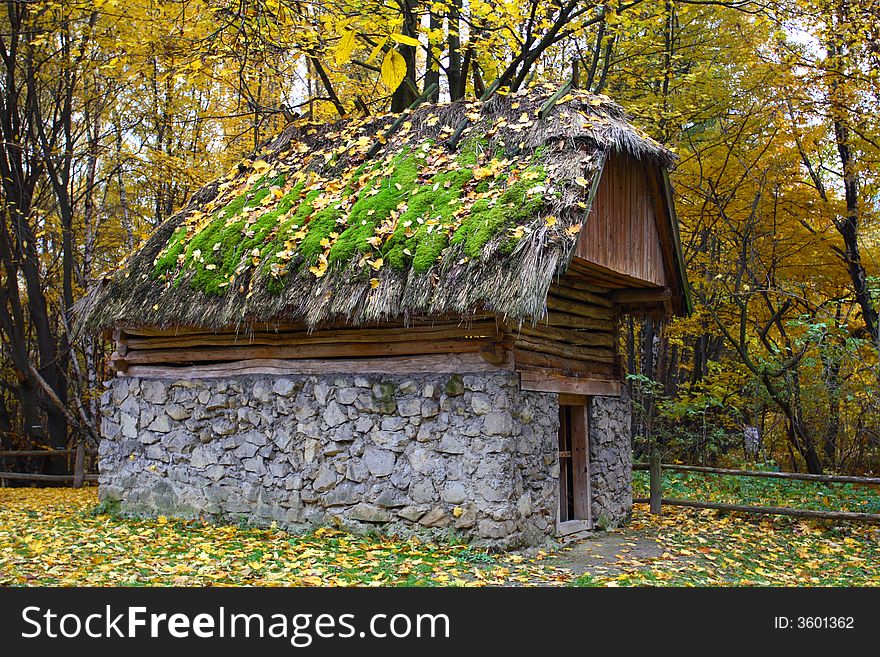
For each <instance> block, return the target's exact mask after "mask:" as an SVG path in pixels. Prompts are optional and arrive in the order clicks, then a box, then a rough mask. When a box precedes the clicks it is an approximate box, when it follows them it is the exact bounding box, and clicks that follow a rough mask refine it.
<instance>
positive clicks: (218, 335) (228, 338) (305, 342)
mask: <svg viewBox="0 0 880 657" xmlns="http://www.w3.org/2000/svg"><path fill="white" fill-rule="evenodd" d="M115 338H116V352H115V353H114V354H113V356H112V357H111V360H112V364H113V366H114V367H115V368H116V370H117V371H118V372H121V373H123V374H126V373H127V374H130V375H134V373H135V372H134V371H133V368H137V372H139V373H141V374H147V373H152V374H154V375H156V376H158V375H159V374H160V371H161V374H162V375H164V376H170V375H173V374H174V372H175V369H174V368H179V367H188V366H205V365H209V366H210V367H209V368H208V369H209V370H210V371H211V373H212V375H219V373H220V372H221V371H222V370H223V369H224V368H226V369H227V370H228V371H229V372H230V373H242V372H241V371H240V370H241V363H248V364H249V365H248V369H249V371H251V370H254V368H257V369H258V363H259V362H260V361H266V362H267V364H268V361H272V367H273V368H275V369H277V367H278V364H279V363H281V362H284V361H310V362H319V361H321V360H327V359H332V360H343V359H374V360H375V359H379V358H383V357H384V358H389V357H390V358H396V357H409V356H417V355H431V354H437V355H440V354H443V355H449V354H478V355H481V358H483V359H484V360H486V361H487V362H491V361H493V360H496V361H497V360H498V359H499V356H498V347H497V345H498V344H501V343H503V342H504V339H505V335H504V333H503V332H502V331H501V330H500V329H499V326H498V324H497V323H496V321H495V320H494V319H485V318H484V319H480V320H477V321H474V322H471V323H469V324H459V323H455V324H453V323H450V322H440V323H431V324H428V323H425V324H416V325H414V326H411V327H404V326H402V325H386V326H378V327H370V328H360V329H359V328H346V329H329V330H320V331H315V332H309V331H307V330H305V329H304V328H303V327H298V326H290V325H278V326H273V327H269V326H266V327H263V328H260V327H252V330H250V331H242V332H238V333H236V332H234V331H231V330H230V331H220V332H211V331H208V330H204V329H201V330H200V329H195V328H190V327H185V328H177V329H170V330H158V329H155V328H151V327H140V328H138V327H132V328H127V329H124V330H120V331H118V332H117V334H116V336H115ZM145 368H153V369H145ZM156 368H161V370H159V369H156Z"/></svg>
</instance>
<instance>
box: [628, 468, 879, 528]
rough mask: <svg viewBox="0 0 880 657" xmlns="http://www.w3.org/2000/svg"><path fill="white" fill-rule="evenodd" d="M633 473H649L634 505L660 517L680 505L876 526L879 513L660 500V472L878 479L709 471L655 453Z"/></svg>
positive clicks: (870, 481)
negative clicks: (646, 489) (645, 488)
mask: <svg viewBox="0 0 880 657" xmlns="http://www.w3.org/2000/svg"><path fill="white" fill-rule="evenodd" d="M633 470H647V471H648V472H649V473H650V477H649V490H650V493H649V495H650V497H638V498H635V499H634V500H633V502H635V503H637V504H649V505H650V510H651V513H653V514H655V515H661V514H662V513H663V505H667V506H681V507H690V508H695V509H715V510H718V511H737V512H740V513H755V514H761V515H778V516H793V517H796V518H820V519H825V520H853V521H857V522H873V523H880V514H877V513H857V512H854V511H815V510H812V509H795V508H791V507H779V506H748V505H745V504H725V503H723V502H703V501H699V500H682V499H674V498H664V497H663V470H671V471H673V472H703V473H707V474H719V475H728V476H732V477H759V478H766V479H789V480H792V479H793V480H798V481H812V482H817V483H838V484H862V485H867V486H880V477H850V476H844V475H815V474H801V473H799V472H763V471H760V470H733V469H726V468H709V467H704V466H700V465H673V464H666V463H661V462H660V456H659V454H658V453H657V452H652V454H651V459H650V461H649V462H648V463H634V464H633Z"/></svg>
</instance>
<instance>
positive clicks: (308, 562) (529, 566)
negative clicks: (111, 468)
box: [0, 488, 571, 586]
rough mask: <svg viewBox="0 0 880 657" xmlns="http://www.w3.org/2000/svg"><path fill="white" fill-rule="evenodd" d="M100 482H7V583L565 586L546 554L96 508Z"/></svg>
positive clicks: (1, 538) (2, 524)
mask: <svg viewBox="0 0 880 657" xmlns="http://www.w3.org/2000/svg"><path fill="white" fill-rule="evenodd" d="M97 501H98V500H97V496H96V492H95V490H94V489H81V490H73V489H62V488H54V489H53V488H43V489H39V488H10V489H0V585H43V586H51V585H61V586H74V585H76V586H105V585H123V586H154V585H160V586H163V585H165V586H167V585H172V586H211V585H218V586H229V585H233V586H234V585H246V586H485V585H494V586H500V585H523V584H548V585H559V584H565V583H567V582H568V581H569V580H570V578H571V577H570V573H568V572H567V571H564V570H562V569H558V568H555V567H553V566H552V565H550V564H548V563H546V562H545V553H543V552H537V553H535V554H533V555H531V556H528V557H525V558H523V556H522V555H518V554H511V555H505V554H498V555H490V554H488V553H487V552H485V551H482V550H477V549H474V548H471V547H468V546H465V545H456V544H433V543H427V542H422V541H419V540H416V539H409V540H406V539H393V538H387V537H381V536H355V535H352V534H348V533H345V532H342V531H337V530H332V529H318V530H315V531H313V532H309V533H306V534H290V533H288V532H286V531H283V530H281V529H277V528H266V529H260V528H253V527H241V526H237V525H217V524H212V523H206V522H202V521H200V520H190V521H186V520H178V519H175V518H170V517H166V516H159V517H158V518H155V519H134V518H121V517H116V516H111V515H106V514H95V513H94V512H93V509H94V508H95V506H96V504H97Z"/></svg>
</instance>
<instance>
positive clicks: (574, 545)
mask: <svg viewBox="0 0 880 657" xmlns="http://www.w3.org/2000/svg"><path fill="white" fill-rule="evenodd" d="M653 534H654V532H652V531H649V530H648V529H619V530H614V531H607V532H589V533H585V535H584V537H583V538H579V539H578V540H576V541H572V542H571V543H570V544H569V545H566V546H565V547H563V548H561V549H560V550H559V551H558V552H557V553H556V555H555V556H554V557H553V558H552V560H548V561H549V562H550V563H552V565H554V566H557V567H559V568H567V569H568V570H570V571H571V572H572V574H573V575H574V576H575V577H579V576H581V575H584V574H591V575H599V576H604V575H616V574H619V573H621V572H623V569H622V568H621V567H620V565H622V564H621V563H620V562H622V561H629V560H638V561H642V560H647V559H657V558H660V557H662V556H663V553H664V549H663V546H662V545H661V544H660V543H659V542H658V541H657V540H656V538H655V537H654V535H653Z"/></svg>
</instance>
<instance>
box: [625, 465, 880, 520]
mask: <svg viewBox="0 0 880 657" xmlns="http://www.w3.org/2000/svg"><path fill="white" fill-rule="evenodd" d="M633 495H634V496H635V497H648V473H647V472H644V471H640V472H634V473H633ZM663 497H665V498H679V499H692V500H711V501H713V502H723V503H728V504H745V505H752V506H754V505H762V506H783V507H785V506H787V507H792V508H798V509H812V510H816V511H854V512H859V513H880V487H877V486H864V485H861V484H858V485H857V484H825V483H820V482H812V481H797V480H786V479H762V478H758V477H732V476H729V475H715V474H703V473H695V472H670V471H666V472H664V473H663Z"/></svg>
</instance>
